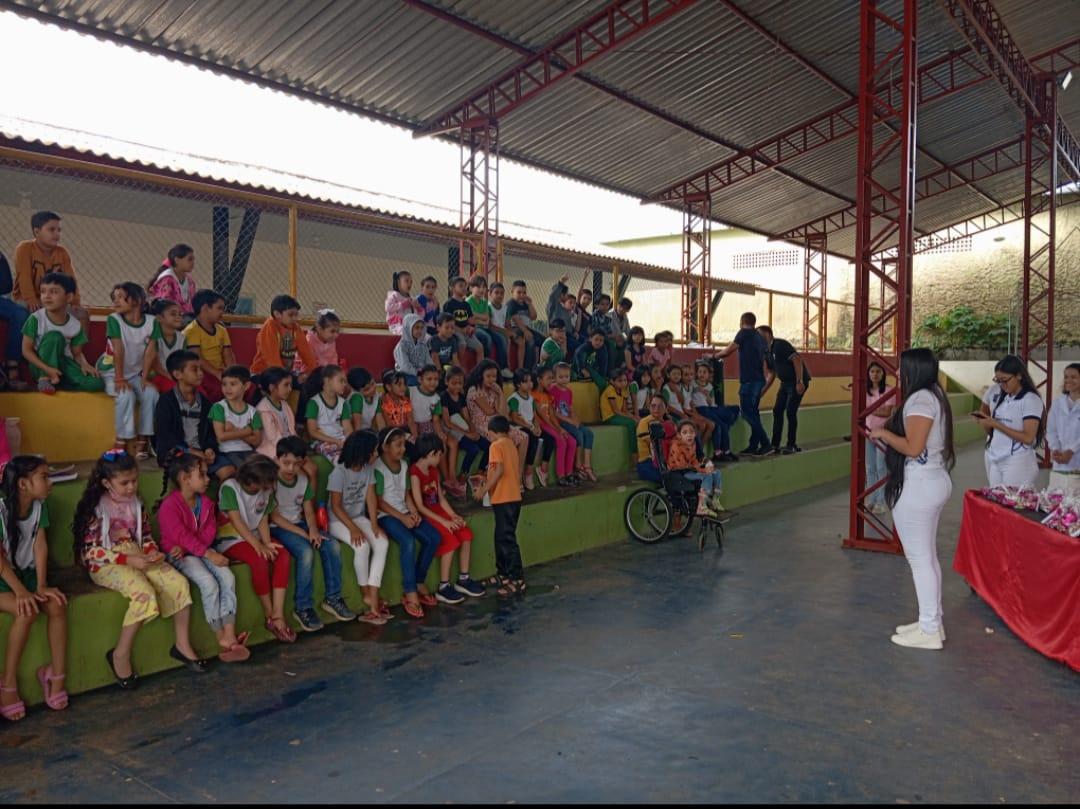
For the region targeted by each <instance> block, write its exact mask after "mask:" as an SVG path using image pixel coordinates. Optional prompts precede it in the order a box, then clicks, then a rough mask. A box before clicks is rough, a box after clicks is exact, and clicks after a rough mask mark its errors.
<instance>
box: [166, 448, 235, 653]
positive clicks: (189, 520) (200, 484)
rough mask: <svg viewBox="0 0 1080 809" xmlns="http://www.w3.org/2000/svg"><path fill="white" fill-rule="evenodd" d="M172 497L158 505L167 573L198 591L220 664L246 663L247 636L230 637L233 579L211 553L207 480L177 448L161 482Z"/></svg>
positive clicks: (213, 524)
mask: <svg viewBox="0 0 1080 809" xmlns="http://www.w3.org/2000/svg"><path fill="white" fill-rule="evenodd" d="M170 483H171V484H172V489H173V490H172V491H171V492H170V493H169V494H168V496H166V497H165V498H164V499H163V500H161V501H160V502H159V504H158V525H159V526H160V528H161V549H162V550H163V551H165V553H166V554H167V556H168V560H169V562H171V563H172V565H173V567H175V568H176V569H177V570H179V571H180V572H181V573H183V574H184V575H185V576H186V577H187V579H188V581H190V582H192V583H193V584H194V585H195V586H196V587H198V588H199V595H200V596H201V597H202V605H203V613H204V615H205V616H206V622H207V623H208V624H210V628H211V629H212V630H214V634H215V635H217V641H218V646H220V647H221V653H220V654H218V659H219V660H221V661H222V662H225V663H240V662H242V661H244V660H247V659H248V658H249V657H251V652H250V651H248V648H247V647H246V646H245V645H244V642H245V641H246V640H247V637H248V633H247V632H242V633H241V634H239V635H237V634H236V578H235V577H234V576H233V573H232V571H231V570H230V569H229V560H228V559H227V558H226V557H225V556H224V554H221V553H219V552H218V551H215V550H214V548H213V545H214V539H215V538H216V537H217V529H218V521H217V509H216V508H215V507H214V501H213V500H211V499H210V498H209V497H207V496H206V487H207V486H208V485H209V483H210V476H209V475H208V474H207V471H206V461H204V460H203V459H202V458H200V457H199V456H197V455H193V454H191V453H190V452H187V451H186V450H185V449H184V448H182V447H178V448H177V449H174V450H173V451H172V455H171V456H170V457H169V458H168V459H166V463H165V480H164V482H163V483H162V487H161V493H162V494H165V490H166V489H167V488H168V486H169V484H170Z"/></svg>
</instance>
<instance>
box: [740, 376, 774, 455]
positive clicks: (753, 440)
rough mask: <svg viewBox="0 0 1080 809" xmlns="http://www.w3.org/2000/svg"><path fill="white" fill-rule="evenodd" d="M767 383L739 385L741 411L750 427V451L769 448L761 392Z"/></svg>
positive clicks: (744, 383)
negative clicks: (762, 419)
mask: <svg viewBox="0 0 1080 809" xmlns="http://www.w3.org/2000/svg"><path fill="white" fill-rule="evenodd" d="M764 388H765V383H764V382H761V381H758V382H743V383H742V384H741V385H739V411H740V412H741V413H742V417H743V418H744V419H746V423H747V424H749V425H750V447H749V448H750V450H751V451H753V450H755V449H764V448H765V447H768V446H769V435H768V433H766V432H765V427H764V426H763V425H762V423H761V412H760V411H759V409H758V408H759V406H760V404H761V391H762V390H764Z"/></svg>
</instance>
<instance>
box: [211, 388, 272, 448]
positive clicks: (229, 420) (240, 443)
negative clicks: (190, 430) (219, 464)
mask: <svg viewBox="0 0 1080 809" xmlns="http://www.w3.org/2000/svg"><path fill="white" fill-rule="evenodd" d="M208 417H209V419H210V421H217V422H221V423H222V424H225V425H226V426H227V427H228V428H229V429H232V430H243V429H245V428H247V427H251V428H252V429H254V430H261V429H262V416H260V415H259V414H258V412H257V411H256V410H255V408H254V407H252V406H251V405H249V404H247V403H246V402H245V403H244V409H243V410H241V411H240V412H239V413H237V412H236V411H235V410H233V409H232V405H231V404H229V403H228V402H227V401H225V400H224V399H222V400H221V401H220V402H214V403H213V404H212V405H210V413H209V414H208ZM218 449H220V450H221V451H222V452H249V451H251V449H252V446H251V444H249V443H248V442H247V441H244V440H243V439H242V438H230V439H229V440H228V441H222V442H220V444H219V445H218Z"/></svg>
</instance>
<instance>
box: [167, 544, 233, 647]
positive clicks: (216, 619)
mask: <svg viewBox="0 0 1080 809" xmlns="http://www.w3.org/2000/svg"><path fill="white" fill-rule="evenodd" d="M169 561H170V562H172V564H173V567H175V568H176V569H177V570H179V571H180V572H181V573H183V574H184V575H185V576H186V577H187V579H188V581H190V582H191V583H192V584H194V585H195V586H196V587H198V588H199V595H200V596H201V597H202V605H203V613H205V615H206V623H208V624H210V628H211V629H213V630H214V631H215V632H220V631H221V630H222V629H224V628H225V627H226V626H227V625H229V624H235V623H236V578H235V577H234V576H233V572H232V571H231V570H230V569H229V566H228V565H226V566H225V567H218V566H217V565H215V564H214V563H213V562H211V561H210V560H209V559H207V558H206V557H204V556H192V555H191V554H187V555H186V556H184V557H183V558H182V559H173V558H172V557H171V556H170V557H169Z"/></svg>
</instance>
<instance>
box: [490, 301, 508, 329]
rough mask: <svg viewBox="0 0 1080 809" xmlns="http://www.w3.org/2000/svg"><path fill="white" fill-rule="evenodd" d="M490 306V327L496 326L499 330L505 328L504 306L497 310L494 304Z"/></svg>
mask: <svg viewBox="0 0 1080 809" xmlns="http://www.w3.org/2000/svg"><path fill="white" fill-rule="evenodd" d="M490 305H491V325H493V326H498V327H499V328H500V329H505V328H506V304H505V303H504V304H503V305H502V306H501V307H499V308H498V309H496V308H495V304H493V303H492V304H490Z"/></svg>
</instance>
